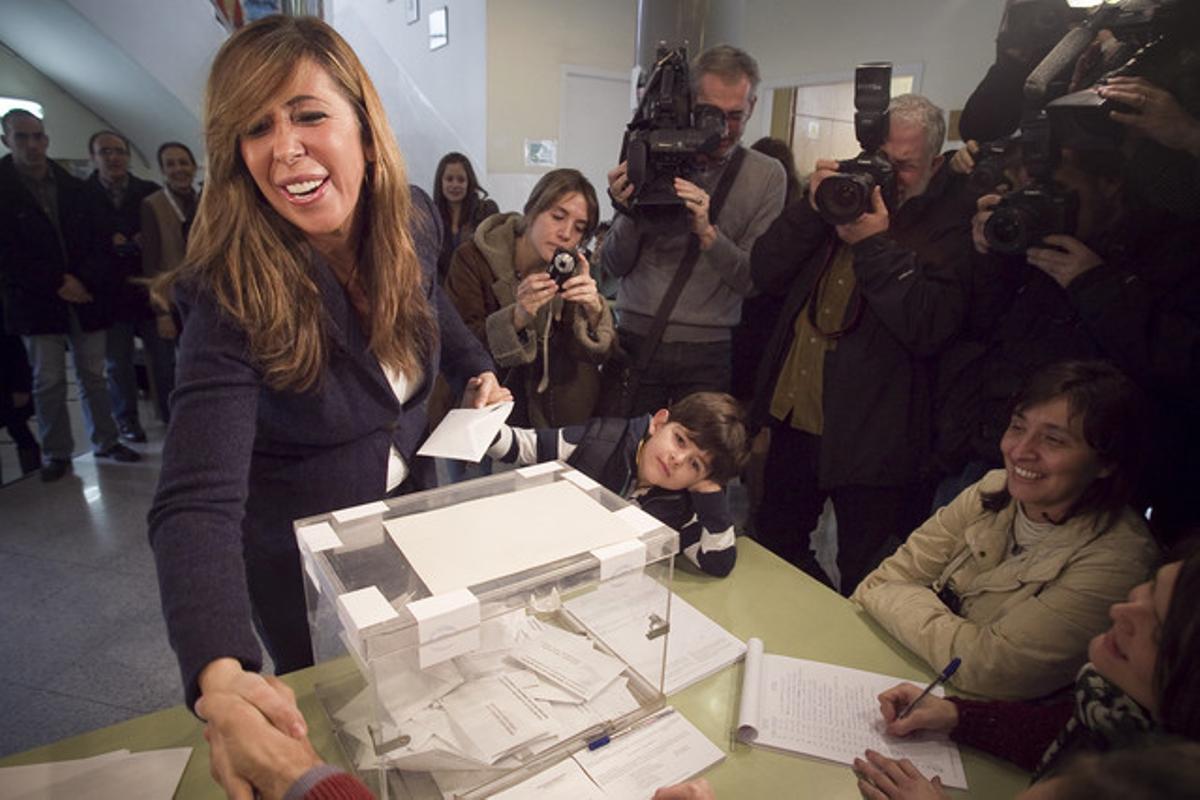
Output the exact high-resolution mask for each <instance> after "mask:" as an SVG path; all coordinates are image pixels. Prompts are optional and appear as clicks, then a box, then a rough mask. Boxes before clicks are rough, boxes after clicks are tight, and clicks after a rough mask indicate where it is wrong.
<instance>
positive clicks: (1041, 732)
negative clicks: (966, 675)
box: [947, 697, 1071, 772]
mask: <svg viewBox="0 0 1200 800" xmlns="http://www.w3.org/2000/svg"><path fill="white" fill-rule="evenodd" d="M947 699H948V700H950V702H952V703H954V705H956V706H957V707H958V727H957V728H955V729H954V730H953V731H951V733H950V738H951V739H953V740H954V741H956V742H958V743H959V744H967V745H970V746H972V747H975V748H977V749H979V750H983V751H984V752H986V753H991V754H992V755H995V756H999V757H1000V758H1003V759H1007V760H1008V761H1011V762H1013V763H1014V764H1016V765H1017V766H1018V767H1020V768H1021V769H1025V770H1029V771H1030V772H1032V771H1033V770H1034V769H1035V768H1036V767H1037V765H1038V762H1040V761H1041V759H1042V754H1043V753H1045V752H1046V748H1048V747H1049V746H1050V745H1051V744H1052V743H1053V742H1054V739H1055V737H1056V736H1058V732H1059V731H1060V730H1062V727H1063V726H1064V725H1066V724H1067V720H1068V719H1070V717H1071V704H1070V703H1069V702H1058V703H1051V704H1049V705H1040V704H1035V703H1010V702H1003V701H1000V700H966V699H963V698H961V697H949V698H947Z"/></svg>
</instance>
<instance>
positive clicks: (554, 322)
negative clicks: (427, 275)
mask: <svg viewBox="0 0 1200 800" xmlns="http://www.w3.org/2000/svg"><path fill="white" fill-rule="evenodd" d="M598 218H599V209H598V205H597V203H596V192H595V190H594V189H593V188H592V184H591V183H590V182H589V181H588V179H587V178H585V177H584V176H583V174H582V173H580V172H579V171H578V170H574V169H556V170H553V171H551V172H548V173H546V174H545V175H544V176H542V179H541V180H539V181H538V182H537V185H535V186H534V187H533V191H532V192H531V193H530V195H529V199H528V200H527V201H526V203H525V208H524V211H523V213H520V214H516V213H511V214H497V215H494V216H492V217H489V218H488V219H487V220H485V221H484V222H483V223H482V224H481V225H480V226H479V227H478V228H477V229H476V230H475V234H474V236H473V237H472V238H471V239H470V241H467V242H465V243H464V244H462V245H461V246H459V248H458V249H457V250H455V251H454V255H453V256H452V257H451V260H450V269H449V272H448V273H447V275H446V292H447V294H449V296H450V299H451V300H452V301H453V302H454V304H455V305H456V306H457V307H458V311H459V313H460V314H462V317H463V321H464V322H466V323H467V326H468V327H469V328H470V329H471V330H472V331H473V332H474V333H475V335H476V336H478V337H479V339H480V341H482V342H483V343H484V344H486V345H487V347H488V350H489V351H490V352H491V354H492V357H493V358H494V359H495V361H496V364H497V366H499V367H500V368H501V370H502V371H504V374H503V376H502V380H503V382H504V384H505V385H506V386H508V388H509V389H511V390H512V393H513V399H514V400H515V402H516V408H515V409H514V411H513V416H512V417H511V418H510V420H509V421H510V423H511V424H514V425H517V426H525V427H561V426H563V425H571V424H576V423H580V422H583V421H584V420H586V419H588V418H589V417H591V416H592V411H593V409H594V407H595V405H596V400H597V397H598V394H599V390H600V377H599V365H600V364H602V363H604V361H605V360H607V359H608V357H609V354H610V353H611V352H612V350H613V346H614V343H615V340H616V333H615V327H614V325H613V316H612V310H611V309H610V308H609V306H608V304H607V303H606V302H605V301H604V298H603V297H601V296H600V293H599V292H598V290H597V288H596V281H595V280H594V279H593V278H592V276H591V274H590V269H591V267H590V265H589V264H588V260H587V257H586V256H585V255H584V254H583V253H582V252H580V250H579V249H578V248H579V244H580V242H582V241H584V240H586V239H587V238H588V237H589V236H590V235H591V233H592V231H593V230H594V229H595V227H596V223H597V221H598ZM572 262H573V267H572Z"/></svg>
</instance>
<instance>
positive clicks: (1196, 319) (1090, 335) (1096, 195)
mask: <svg viewBox="0 0 1200 800" xmlns="http://www.w3.org/2000/svg"><path fill="white" fill-rule="evenodd" d="M1121 91H1122V92H1133V91H1139V92H1141V91H1145V87H1142V86H1136V88H1134V87H1127V88H1124V89H1122V90H1121ZM1164 95H1165V93H1164ZM1169 98H1170V96H1169V95H1166V98H1163V97H1157V96H1156V103H1158V104H1160V105H1161V107H1163V108H1164V109H1170V108H1172V103H1173V101H1170V102H1168V100H1169ZM1123 99H1124V98H1123ZM1134 105H1136V102H1135V103H1134ZM1180 113H1183V112H1180ZM1184 116H1186V114H1184ZM1192 124H1193V125H1194V124H1195V120H1192ZM1149 127H1150V128H1152V129H1155V130H1157V127H1156V124H1155V123H1151V124H1150V125H1149ZM1182 128H1183V129H1186V128H1187V126H1186V125H1183V126H1182ZM1174 129H1175V128H1174V127H1172V130H1174ZM1167 140H1169V141H1172V142H1174V143H1178V144H1183V143H1185V141H1186V137H1184V138H1183V139H1178V140H1176V139H1174V138H1171V137H1170V136H1168V137H1167ZM1131 163H1132V162H1127V161H1126V159H1125V158H1124V157H1122V156H1121V155H1120V154H1119V153H1116V152H1113V151H1073V150H1069V149H1064V150H1063V151H1062V158H1061V163H1060V164H1059V166H1058V167H1057V169H1056V170H1055V171H1054V180H1055V182H1056V183H1057V184H1058V185H1059V186H1060V187H1061V190H1060V191H1069V192H1074V193H1075V194H1077V195H1078V211H1077V214H1076V222H1075V226H1074V230H1073V232H1071V233H1069V234H1068V233H1063V232H1056V233H1051V234H1050V235H1046V236H1044V237H1039V238H1040V241H1036V242H1034V243H1033V245H1032V246H1030V247H1028V248H1027V249H1026V250H1025V251H1024V252H1020V253H1017V254H1014V255H1007V256H1006V255H1000V254H997V253H996V252H994V251H995V248H996V242H995V241H994V237H992V238H989V236H988V234H987V229H988V220H989V219H990V218H991V217H992V215H993V212H994V209H995V207H996V205H997V204H998V203H999V202H1000V197H999V196H997V195H987V196H984V197H982V198H980V200H979V211H978V213H977V214H976V216H975V218H974V220H973V235H974V242H975V249H976V251H977V253H978V255H977V256H976V257H975V259H974V263H973V265H972V269H971V273H970V275H971V288H970V308H971V313H970V315H969V317H968V320H967V326H966V332H965V335H964V338H963V340H962V341H961V342H959V343H958V344H956V346H955V347H954V348H953V349H952V350H951V351H950V352H948V353H947V354H946V356H945V358H944V359H943V372H942V375H941V379H942V381H943V386H944V387H945V390H944V394H942V396H941V398H940V403H939V405H940V406H941V407H940V409H939V413H938V415H937V421H938V431H937V440H938V448H937V449H938V458H939V460H940V461H941V462H942V463H943V464H944V465H946V466H947V468H948V470H949V472H950V474H952V475H955V476H957V480H954V479H950V480H948V481H947V482H945V483H944V484H943V488H944V490H943V489H939V492H938V497H939V499H944V498H945V497H950V496H953V495H952V493H953V492H954V490H955V488H960V487H961V486H962V485H964V484H965V483H968V482H970V481H971V480H973V479H974V478H975V477H977V476H978V475H979V474H980V471H981V470H983V469H986V468H987V467H988V466H991V465H995V464H996V459H997V457H998V452H997V447H996V443H997V442H998V441H999V440H1000V436H1001V434H1002V432H1003V430H1004V426H1005V425H1006V423H1007V420H1008V411H1007V406H1008V398H1009V397H1010V396H1011V392H1012V389H1013V388H1014V387H1015V386H1016V385H1017V384H1019V383H1020V381H1021V380H1023V379H1024V377H1025V376H1027V375H1028V374H1030V373H1031V372H1032V371H1033V370H1035V369H1037V368H1040V367H1042V366H1044V365H1046V364H1049V363H1051V362H1054V361H1059V360H1063V359H1078V358H1096V357H1100V358H1106V359H1110V360H1112V361H1113V362H1115V363H1116V364H1117V365H1118V366H1119V367H1120V368H1121V369H1122V370H1123V371H1124V372H1126V373H1127V374H1128V375H1129V376H1130V377H1131V378H1133V379H1134V380H1135V381H1136V382H1137V383H1138V384H1139V385H1140V386H1141V387H1142V388H1143V390H1144V391H1146V393H1147V394H1148V395H1149V396H1150V398H1151V399H1152V400H1153V401H1154V408H1155V412H1156V414H1157V417H1158V419H1157V420H1156V422H1157V423H1158V427H1159V430H1160V434H1159V436H1158V441H1157V442H1156V443H1155V448H1154V458H1153V462H1152V464H1151V470H1150V479H1149V481H1148V485H1147V486H1146V487H1145V488H1144V489H1143V491H1142V493H1141V497H1140V498H1139V499H1140V502H1142V503H1143V504H1146V505H1151V506H1153V507H1154V512H1153V515H1152V520H1151V521H1152V527H1153V528H1154V529H1155V533H1156V535H1157V536H1159V538H1160V539H1162V540H1170V539H1173V538H1175V537H1176V536H1178V535H1179V534H1180V532H1181V531H1182V530H1183V529H1185V528H1186V527H1187V525H1188V524H1189V522H1190V521H1191V520H1195V519H1197V513H1196V509H1195V504H1194V503H1190V502H1188V498H1187V496H1186V494H1185V493H1186V492H1194V489H1195V486H1196V485H1197V483H1198V482H1200V459H1198V458H1197V456H1196V455H1195V454H1196V453H1197V452H1200V450H1197V448H1198V447H1200V426H1198V425H1197V422H1196V421H1197V419H1200V416H1198V415H1200V395H1198V393H1197V391H1196V386H1197V385H1200V270H1197V268H1196V266H1197V264H1196V252H1197V248H1198V247H1200V232H1197V230H1196V228H1195V226H1194V225H1189V224H1188V223H1186V222H1185V221H1183V220H1181V219H1180V218H1179V217H1178V216H1175V215H1172V214H1171V213H1169V212H1167V211H1165V210H1163V209H1162V208H1159V207H1156V206H1155V205H1154V204H1153V202H1152V201H1153V200H1154V198H1152V197H1149V196H1146V195H1144V194H1143V193H1141V192H1137V191H1133V188H1132V187H1131V185H1130V181H1129V170H1130V164H1131ZM1165 431H1172V433H1171V434H1169V435H1168V434H1166V433H1164V432H1165ZM1191 524H1194V522H1193V523H1191Z"/></svg>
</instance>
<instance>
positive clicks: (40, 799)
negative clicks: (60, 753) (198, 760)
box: [0, 747, 192, 800]
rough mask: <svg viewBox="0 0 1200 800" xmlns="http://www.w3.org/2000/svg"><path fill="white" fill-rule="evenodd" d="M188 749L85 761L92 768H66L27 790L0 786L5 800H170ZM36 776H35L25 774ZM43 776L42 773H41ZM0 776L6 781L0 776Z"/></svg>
mask: <svg viewBox="0 0 1200 800" xmlns="http://www.w3.org/2000/svg"><path fill="white" fill-rule="evenodd" d="M191 756H192V748H190V747H176V748H171V749H167V750H149V751H146V752H143V753H125V754H124V755H122V756H120V757H113V758H102V759H87V761H89V762H92V768H90V769H86V770H82V771H80V770H78V769H76V768H70V769H69V772H70V774H69V775H66V774H60V775H58V776H54V775H53V770H52V771H51V774H50V775H49V776H48V777H49V778H50V781H49V782H48V783H43V784H41V785H38V786H34V787H32V788H28V787H27V788H28V790H27V791H22V792H20V793H19V794H18V793H10V790H11V787H10V786H9V784H8V782H7V781H4V782H3V783H0V786H3V787H4V788H3V789H0V797H3V798H4V799H5V800H53V799H54V798H62V797H87V798H97V799H98V800H163V798H169V797H173V796H174V795H175V790H176V788H178V786H179V779H180V778H182V777H183V771H184V769H186V768H187V763H188V759H189V758H191ZM26 774H27V775H29V774H36V773H28V772H27V773H26ZM43 774H45V773H43ZM0 776H3V777H5V778H7V776H4V775H3V773H0Z"/></svg>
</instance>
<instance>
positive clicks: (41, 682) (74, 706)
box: [0, 417, 182, 754]
mask: <svg viewBox="0 0 1200 800" xmlns="http://www.w3.org/2000/svg"><path fill="white" fill-rule="evenodd" d="M145 418H147V417H144V419H145ZM76 419H78V418H77V417H76ZM75 432H76V437H77V438H79V437H80V434H81V433H82V430H81V429H80V428H79V426H78V425H77V426H76V431H75ZM147 432H148V433H149V434H150V438H151V441H150V443H149V444H147V445H137V446H135V447H136V448H137V449H138V450H140V451H141V452H142V453H143V455H144V456H145V458H144V460H143V461H142V462H140V463H138V464H115V463H112V462H106V461H103V460H100V461H97V460H96V459H94V458H93V457H92V456H91V455H84V456H79V457H77V458H76V459H75V462H74V474H69V475H68V476H67V477H65V478H63V479H62V480H60V481H58V482H56V483H49V484H47V483H42V482H41V481H39V480H38V479H37V477H36V476H32V477H30V478H26V479H24V480H20V481H17V482H15V483H10V484H8V485H6V486H4V487H3V488H0V630H3V634H2V635H0V708H2V709H3V710H4V711H3V719H4V722H3V725H2V726H0V754H5V753H11V752H15V751H19V750H24V749H27V748H29V747H34V746H36V745H39V744H43V743H46V742H50V741H54V740H56V739H61V738H63V737H64V736H70V735H72V734H75V733H81V732H83V731H86V730H90V729H92V728H97V727H101V726H103V725H110V724H112V723H114V722H119V721H120V720H123V719H127V718H129V717H132V716H136V715H139V714H143V713H146V712H148V711H154V710H157V709H160V708H165V707H167V706H170V705H174V704H176V703H178V702H180V700H181V697H182V694H181V690H180V687H179V676H178V672H177V669H176V666H175V657H174V654H173V653H172V652H171V649H170V647H169V646H168V645H167V637H166V630H165V628H164V626H163V622H162V614H161V611H160V606H159V599H158V582H157V580H156V579H155V574H154V559H153V557H152V556H151V553H150V547H149V545H148V544H147V541H146V521H145V520H146V511H147V509H148V508H149V506H150V500H151V497H152V496H153V493H154V487H155V484H156V482H157V478H158V469H159V453H160V450H161V444H162V435H163V432H164V429H163V428H162V426H161V425H158V426H156V425H148V426H147Z"/></svg>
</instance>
